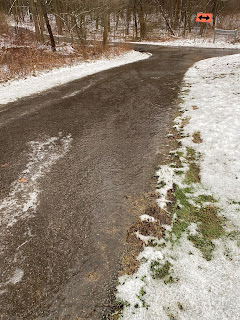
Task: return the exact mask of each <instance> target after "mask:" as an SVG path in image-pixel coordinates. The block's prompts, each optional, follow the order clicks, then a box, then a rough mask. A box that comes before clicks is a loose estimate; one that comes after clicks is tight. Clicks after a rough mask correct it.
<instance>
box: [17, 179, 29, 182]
mask: <svg viewBox="0 0 240 320" xmlns="http://www.w3.org/2000/svg"><path fill="white" fill-rule="evenodd" d="M26 181H27V179H25V178H22V179H20V180H18V182H26Z"/></svg>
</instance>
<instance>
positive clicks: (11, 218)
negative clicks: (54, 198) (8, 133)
mask: <svg viewBox="0 0 240 320" xmlns="http://www.w3.org/2000/svg"><path fill="white" fill-rule="evenodd" d="M71 141H72V138H71V136H70V135H68V136H66V137H63V136H62V134H61V133H59V136H58V137H52V138H46V139H44V140H42V141H31V142H29V144H28V145H29V148H30V153H29V162H28V164H27V167H26V169H25V170H24V171H23V172H21V174H20V175H19V177H18V178H17V179H16V181H14V182H13V183H12V184H11V190H10V193H9V195H8V196H7V197H6V198H5V199H3V200H2V201H1V202H0V213H1V217H0V226H4V227H10V226H12V225H14V224H15V223H16V222H17V221H18V219H24V218H25V217H29V216H31V215H32V214H34V213H35V211H36V208H37V204H38V195H39V193H40V191H41V190H40V179H41V177H43V176H44V175H45V174H46V173H47V172H48V171H49V170H50V168H51V167H52V165H53V164H55V163H56V161H57V160H58V159H60V158H62V157H63V156H64V155H65V154H66V153H67V152H68V150H69V148H70V144H71ZM22 178H24V179H26V181H25V182H19V181H18V180H21V179H22Z"/></svg>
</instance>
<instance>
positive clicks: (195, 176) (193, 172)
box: [184, 162, 201, 184]
mask: <svg viewBox="0 0 240 320" xmlns="http://www.w3.org/2000/svg"><path fill="white" fill-rule="evenodd" d="M200 182H201V178H200V167H199V165H198V164H197V163H195V162H191V163H189V167H188V171H187V172H186V175H185V179H184V183H186V184H191V183H200Z"/></svg>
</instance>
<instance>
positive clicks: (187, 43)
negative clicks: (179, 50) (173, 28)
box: [131, 39, 240, 49]
mask: <svg viewBox="0 0 240 320" xmlns="http://www.w3.org/2000/svg"><path fill="white" fill-rule="evenodd" d="M131 43H134V44H148V45H154V46H163V47H195V48H218V49H240V43H237V42H236V43H234V44H233V43H229V42H226V41H222V40H221V41H219V40H216V41H215V43H213V40H212V39H206V40H203V39H196V41H194V39H178V40H173V41H159V42H150V41H142V42H131Z"/></svg>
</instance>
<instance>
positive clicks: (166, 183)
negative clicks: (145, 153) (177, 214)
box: [156, 165, 174, 209]
mask: <svg viewBox="0 0 240 320" xmlns="http://www.w3.org/2000/svg"><path fill="white" fill-rule="evenodd" d="M173 174H174V168H170V167H169V166H167V165H166V166H161V168H160V169H159V170H158V171H157V173H156V175H157V176H158V177H160V178H159V179H158V184H160V185H161V187H160V188H158V189H157V192H158V194H159V199H157V203H158V205H159V207H160V208H161V209H163V208H165V206H166V203H167V202H169V201H168V200H166V196H167V192H168V190H170V189H172V187H173Z"/></svg>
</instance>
